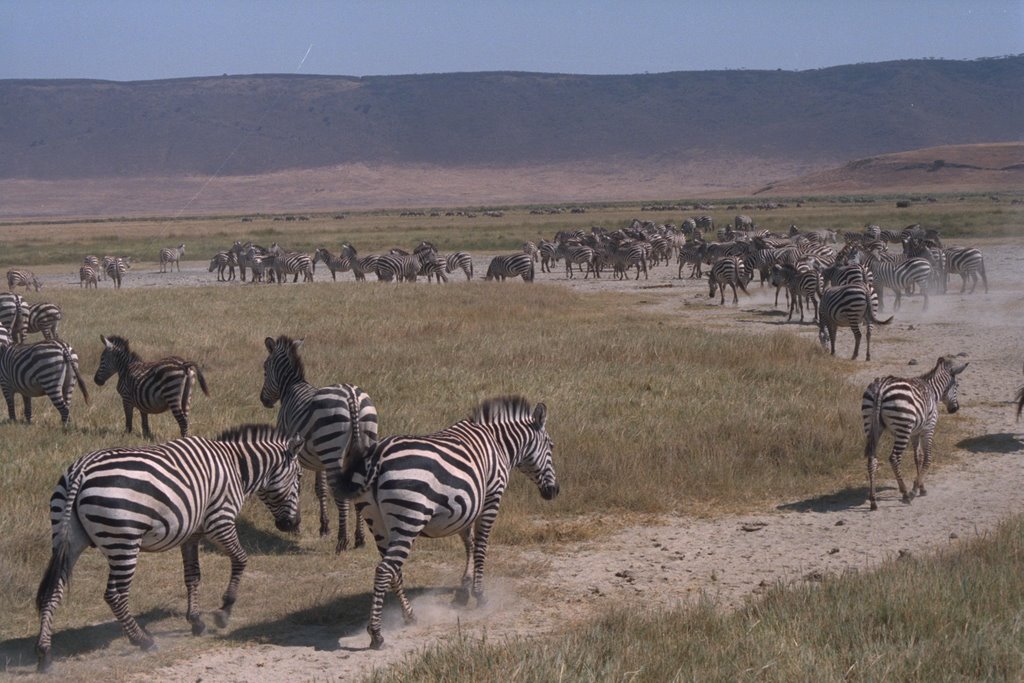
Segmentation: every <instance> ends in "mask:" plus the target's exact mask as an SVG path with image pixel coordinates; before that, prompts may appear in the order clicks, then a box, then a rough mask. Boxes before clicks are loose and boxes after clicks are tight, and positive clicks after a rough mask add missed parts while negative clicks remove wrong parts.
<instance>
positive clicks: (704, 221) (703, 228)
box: [693, 215, 715, 232]
mask: <svg viewBox="0 0 1024 683" xmlns="http://www.w3.org/2000/svg"><path fill="white" fill-rule="evenodd" d="M693 222H694V225H695V229H696V230H699V231H700V232H711V231H712V230H714V229H715V220H714V219H713V218H712V217H711V216H708V215H703V216H697V217H696V218H695V219H693Z"/></svg>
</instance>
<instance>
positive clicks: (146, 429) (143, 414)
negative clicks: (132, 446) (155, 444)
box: [139, 410, 153, 439]
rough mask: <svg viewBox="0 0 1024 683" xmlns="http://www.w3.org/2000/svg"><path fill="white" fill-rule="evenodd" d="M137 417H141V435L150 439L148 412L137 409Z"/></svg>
mask: <svg viewBox="0 0 1024 683" xmlns="http://www.w3.org/2000/svg"><path fill="white" fill-rule="evenodd" d="M139 417H141V418H142V436H143V438H145V439H152V438H153V432H151V431H149V413H146V412H143V411H142V410H139Z"/></svg>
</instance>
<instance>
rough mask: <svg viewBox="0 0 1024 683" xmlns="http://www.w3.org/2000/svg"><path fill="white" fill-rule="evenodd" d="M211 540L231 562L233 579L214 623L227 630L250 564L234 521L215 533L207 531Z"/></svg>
mask: <svg viewBox="0 0 1024 683" xmlns="http://www.w3.org/2000/svg"><path fill="white" fill-rule="evenodd" d="M207 538H209V539H210V541H212V542H213V543H214V544H215V545H216V546H217V547H218V548H220V549H221V550H223V551H224V554H225V555H227V556H228V558H229V559H230V560H231V578H230V579H228V587H227V590H225V591H224V597H223V599H222V602H221V605H220V609H219V610H217V611H215V612H214V613H213V621H214V623H216V624H217V627H218V628H226V627H227V625H228V621H229V620H230V619H231V609H232V608H233V607H234V605H235V600H236V599H237V598H238V584H239V583H240V582H241V580H242V573H243V572H244V571H245V565H246V564H247V563H248V562H249V558H248V556H247V555H246V554H245V550H243V549H242V544H241V543H240V542H239V541H238V529H237V528H236V527H235V523H234V521H232V522H230V523H228V524H226V525H225V526H223V527H220V528H218V529H216V530H214V531H207Z"/></svg>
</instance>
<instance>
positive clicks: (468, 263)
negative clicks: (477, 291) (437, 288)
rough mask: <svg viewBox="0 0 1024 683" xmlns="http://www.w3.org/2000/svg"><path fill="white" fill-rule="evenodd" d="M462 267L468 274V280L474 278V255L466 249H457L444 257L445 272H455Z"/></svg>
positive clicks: (464, 272)
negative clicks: (465, 250)
mask: <svg viewBox="0 0 1024 683" xmlns="http://www.w3.org/2000/svg"><path fill="white" fill-rule="evenodd" d="M456 268H458V269H460V270H461V271H462V272H463V274H465V276H466V281H467V282H468V281H470V280H472V279H473V257H472V256H470V255H469V254H467V253H466V252H464V251H456V252H454V253H452V254H448V255H447V256H445V257H444V272H446V273H449V274H450V273H454V272H455V269H456Z"/></svg>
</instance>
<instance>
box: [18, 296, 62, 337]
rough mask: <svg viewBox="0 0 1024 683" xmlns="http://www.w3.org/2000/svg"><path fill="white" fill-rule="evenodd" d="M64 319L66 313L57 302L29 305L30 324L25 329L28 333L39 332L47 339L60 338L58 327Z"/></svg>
mask: <svg viewBox="0 0 1024 683" xmlns="http://www.w3.org/2000/svg"><path fill="white" fill-rule="evenodd" d="M63 319H64V313H63V312H61V310H60V306H58V305H57V304H51V303H46V302H40V303H38V304H32V305H31V306H29V307H28V321H27V322H28V325H27V326H26V328H25V331H26V332H27V333H28V334H35V333H36V332H39V333H41V334H42V335H43V339H45V340H47V341H49V340H51V339H59V336H58V335H57V328H58V327H60V321H61V320H63Z"/></svg>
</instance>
